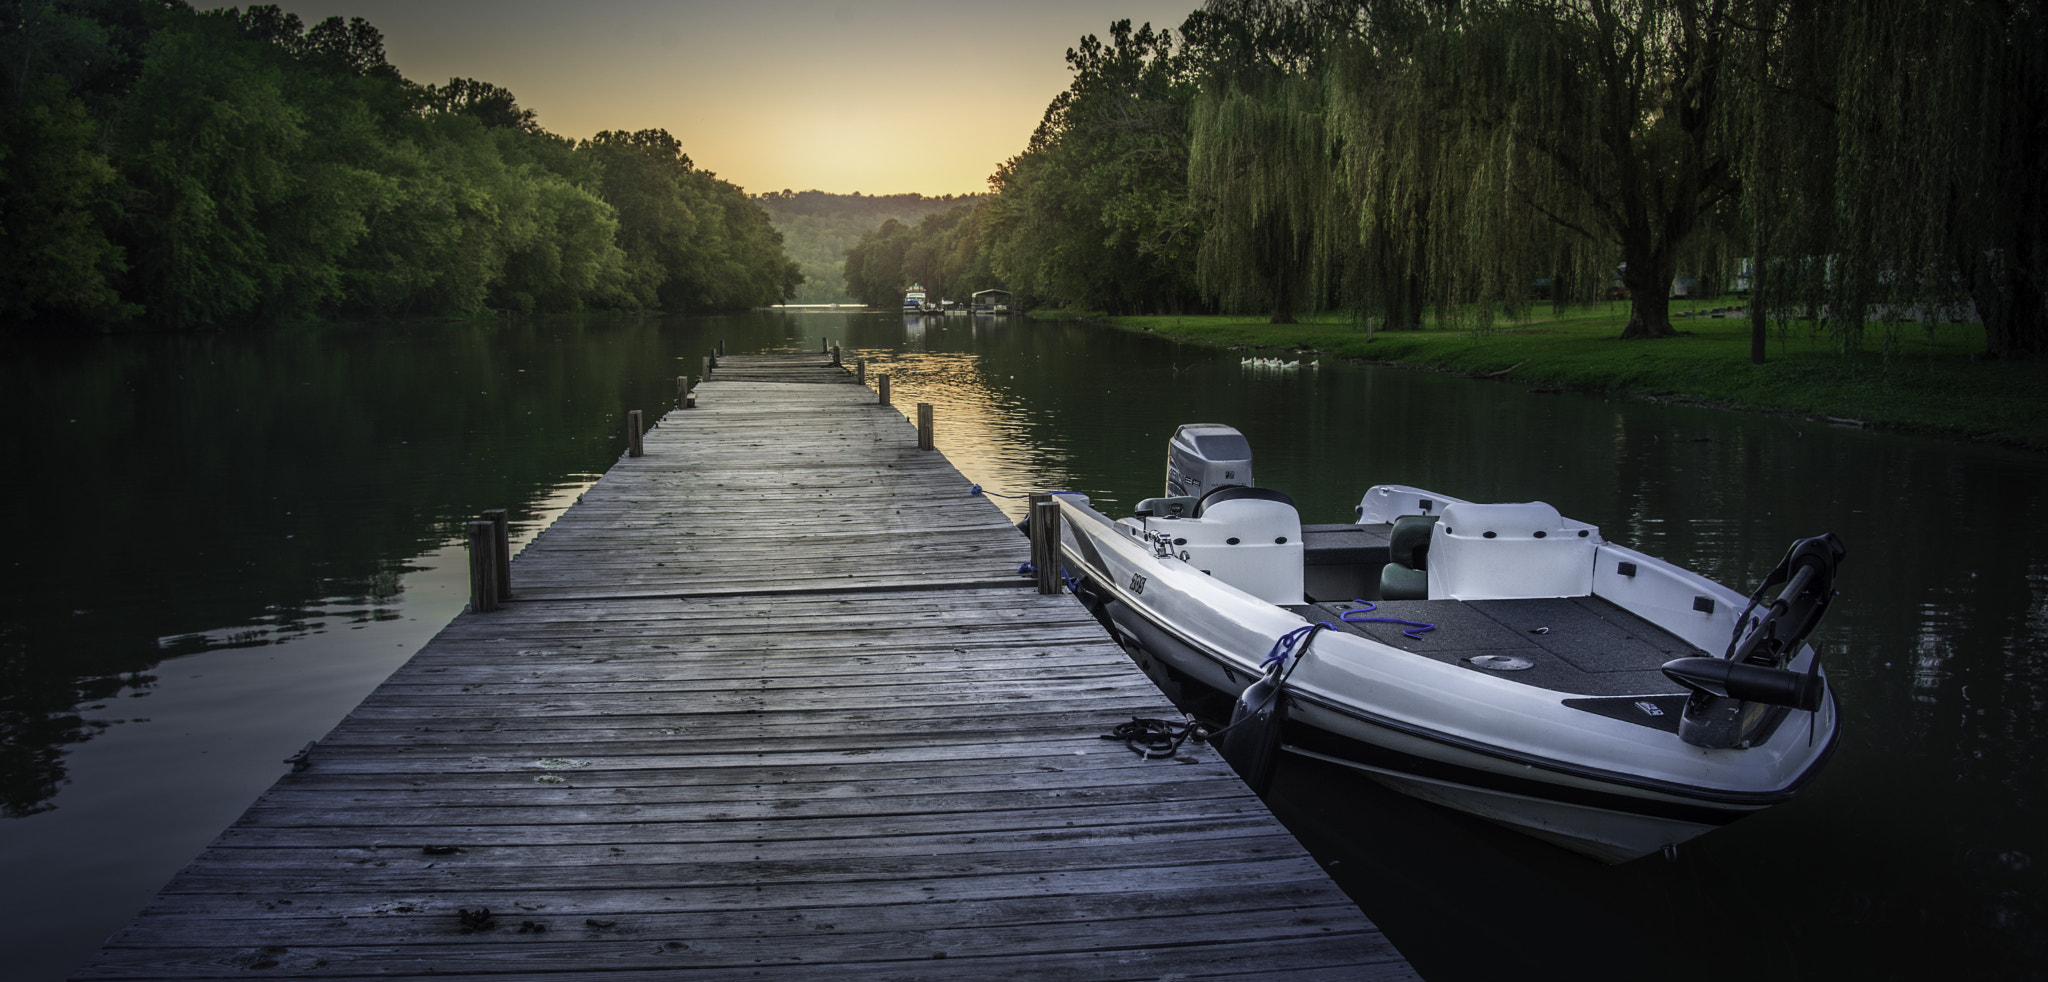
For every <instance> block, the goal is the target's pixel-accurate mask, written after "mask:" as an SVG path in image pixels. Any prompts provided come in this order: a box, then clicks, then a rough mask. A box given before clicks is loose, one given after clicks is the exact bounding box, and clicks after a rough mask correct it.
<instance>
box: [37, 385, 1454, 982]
mask: <svg viewBox="0 0 2048 982" xmlns="http://www.w3.org/2000/svg"><path fill="white" fill-rule="evenodd" d="M698 406H699V408H695V409H688V410H677V411H675V412H672V413H670V414H669V415H668V416H667V417H665V418H664V419H663V420H662V421H661V423H660V425H659V426H658V427H656V428H654V429H652V430H650V431H649V432H648V433H647V434H646V436H645V447H646V455H645V456H643V457H639V458H622V459H621V460H620V462H619V463H618V464H617V465H616V466H614V467H613V468H612V470H611V471H610V472H609V473H608V474H606V475H605V476H604V478H603V479H602V480H601V481H599V482H598V483H597V484H596V485H595V486H594V487H592V488H591V489H590V491H589V492H588V493H586V494H585V495H584V496H583V499H582V501H581V502H580V503H578V504H577V505H576V506H575V507H574V508H572V509H570V510H569V512H568V513H567V514H565V515H563V516H562V517H561V518H560V519H559V520H558V521H556V522H555V524H554V525H553V526H552V527H551V528H550V529H548V530H547V531H546V532H545V533H543V534H542V535H541V536H539V537H538V538H537V539H536V540H535V541H534V542H533V543H532V544H531V545H529V546H528V547H527V548H526V550H525V551H524V552H523V553H522V554H521V555H520V556H519V557H518V559H517V560H516V561H515V562H514V563H513V565H512V590H513V596H512V598H511V599H510V600H509V601H508V602H507V603H505V605H504V606H503V607H502V608H501V609H499V610H497V611H494V612H489V613H481V614H479V613H465V614H463V615H461V616H459V617H457V618H456V619H455V620H454V621H453V622H451V623H450V624H449V625H448V627H447V629H446V630H444V631H442V632H441V634H440V635H439V636H438V637H436V638H435V639H434V640H433V641H432V642H430V643H429V644H428V645H427V646H426V647H425V648H423V649H422V650H421V651H420V652H419V654H418V655H417V656H415V657H414V658H413V659H412V660H411V661H410V662H408V663H407V664H406V665H405V666H404V667H402V668H400V669H399V670H398V671H397V672H396V673H394V674H393V675H392V677H391V678H390V680H389V681H387V682H386V683H385V684H384V685H382V686H381V687H379V688H378V689H377V690H376V691H375V692H374V693H372V694H371V695H370V697H369V698H368V699H366V700H365V701H364V702H363V704H362V705H361V706H360V707H359V708H357V709H356V711H355V712H354V713H352V714H350V715H349V717H348V718H347V719H345V720H344V721H343V722H342V723H341V724H340V725H339V726H337V727H336V728H335V729H334V731H333V732H332V733H331V734H329V735H328V736H327V737H326V738H325V739H323V740H321V741H320V742H319V743H318V744H317V745H316V746H314V747H313V749H312V751H311V753H310V755H309V757H308V760H307V766H306V767H305V768H304V769H303V770H300V771H297V772H295V773H291V774H289V775H287V776H285V777H283V778H282V779H280V780H279V781H278V783H277V784H276V786H274V787H273V788H272V789H271V790H270V791H269V792H268V793H266V794H265V795H263V797H262V798H260V799H259V800H258V801H257V802H256V803H255V804H254V805H253V806H252V807H251V808H250V809H249V811H248V813H247V814H245V815H244V816H243V817H242V818H241V820H240V821H238V822H236V823H235V825H234V826H233V827H231V828H230V829H228V830H227V831H226V832H225V833H223V834H222V835H221V837H220V838H219V839H218V840H217V841H216V842H215V843H214V844H213V845H212V846H211V847H210V848H208V849H207V850H206V851H205V852H204V853H203V854H202V855H201V856H200V857H199V858H198V859H197V860H195V861H194V862H193V863H192V865H191V866H189V867H187V868H186V869H185V871H184V872H182V873H180V874H179V875H178V876H177V877H176V878H175V879H173V880H172V881H171V883H170V884H169V885H168V886H166V887H165V888H164V890H163V892H162V893H161V894H160V895H159V896H158V897H157V898H156V900H155V901H154V902H153V903H151V904H150V905H149V906H148V907H147V908H146V909H145V910H144V911H143V912H142V913H141V914H140V915H139V916H137V918H136V919H135V920H134V921H133V922H132V923H131V924H129V925H128V926H127V927H126V928H125V929H123V930H122V931H120V932H119V933H117V934H115V935H114V936H113V937H112V938H110V939H109V940H108V942H107V945H106V947H105V948H104V949H102V950H101V952H100V953H99V956H98V957H97V959H96V960H95V961H93V962H92V963H91V964H90V965H88V966H87V967H86V968H85V969H83V970H81V971H80V972H79V973H78V974H77V975H76V976H75V978H79V979H137V978H151V979H173V978H175V979H208V978H236V979H247V978H262V977H312V978H335V979H349V978H361V977H370V976H382V977H390V976H394V975H398V976H424V975H433V976H435V977H437V978H457V979H467V978H477V979H481V978H483V977H486V976H488V977H491V978H505V977H508V976H516V977H519V978H524V979H533V978H568V977H572V976H573V977H575V978H577V979H607V980H611V979H623V978H649V977H652V976H650V975H649V974H648V973H665V974H664V976H663V977H667V975H668V974H673V975H675V976H677V977H685V978H689V979H702V980H726V979H735V980H736V979H749V980H776V979H784V980H795V979H847V980H881V979H890V980H925V979H931V980H938V979H989V978H1031V979H1055V980H1080V979H1105V980H1107V979H1133V980H1135V979H1162V978H1167V979H1227V978H1248V979H1249V978H1258V979H1267V978H1297V979H1381V978H1413V977H1414V974H1413V971H1412V970H1411V969H1410V968H1409V966H1408V965H1407V963H1406V962H1405V961H1403V960H1402V959H1401V956H1400V954H1399V953H1398V952H1397V951H1395V949H1394V948H1393V946H1392V945H1391V944H1389V943H1388V942H1387V941H1386V940H1385V938H1383V937H1382V936H1381V934H1380V932H1379V931H1378V929H1377V928H1375V927H1374V926H1373V925H1372V923H1371V922H1369V921H1368V920H1367V919H1366V918H1365V916H1364V915H1363V914H1361V913H1360V912H1359V911H1358V909H1357V908H1356V907H1355V906H1354V905H1353V904H1352V903H1351V902H1350V900H1349V899H1347V898H1346V897H1345V896H1344V895H1343V893H1341V892H1340V891H1339V890H1338V889H1337V887H1336V886H1335V885H1334V884H1332V883H1331V882H1330V881H1329V880H1328V879H1327V878H1326V877H1325V876H1324V875H1323V873H1322V871H1321V869H1320V868H1319V867H1318V866H1317V865H1316V863H1315V862H1314V861H1313V860H1312V859H1310V858H1309V857H1308V856H1307V855H1306V854H1305V853H1304V852H1303V850H1302V848H1301V846H1300V845H1299V844H1298V843H1297V842H1296V841H1295V840H1294V838H1293V837H1292V836H1291V835H1289V834H1288V833H1287V832H1286V830H1285V829H1284V828H1282V827H1281V826H1280V825H1279V824H1278V823H1277V822H1276V821H1275V820H1274V819H1273V818H1272V816H1271V815H1270V813H1268V811H1267V810H1266V808H1265V806H1264V804H1263V803H1262V802H1260V801H1259V799H1258V798H1256V797H1255V796H1253V795H1252V794H1251V793H1250V792H1248V791H1247V790H1246V789H1245V787H1244V785H1243V784H1242V783H1241V782H1240V781H1239V780H1238V779H1237V778H1236V776H1235V775H1234V774H1232V773H1231V771H1230V769H1229V768H1228V766H1227V765H1225V764H1224V763H1223V762H1222V761H1221V760H1220V759H1219V758H1218V757H1217V756H1216V754H1215V752H1214V751H1213V750H1212V749H1210V748H1208V747H1205V746H1199V745H1190V746H1188V747H1187V748H1185V749H1184V751H1183V752H1182V753H1180V754H1179V755H1178V756H1176V757H1174V758H1172V759H1167V760H1142V759H1140V758H1139V757H1138V756H1137V755H1136V754H1134V753H1132V752H1131V751H1130V750H1128V749H1126V748H1125V747H1124V746H1123V744H1122V743H1120V742H1114V741H1108V740H1104V739H1102V738H1101V735H1102V734H1104V733H1107V732H1108V731H1109V730H1110V729H1111V728H1112V727H1113V726H1115V725H1116V724H1118V723H1121V722H1124V721H1127V720H1129V719H1130V718H1131V717H1133V716H1158V717H1173V716H1175V715H1177V714H1175V713H1174V712H1173V710H1172V708H1171V706H1170V705H1169V704H1168V703H1167V702H1166V701H1165V700H1164V699H1163V697H1161V696H1160V695H1159V693H1158V691H1157V690H1156V689H1155V688H1153V686H1152V685H1151V684H1150V683H1149V682H1148V681H1146V679H1145V678H1144V677H1143V676H1142V675H1141V674H1140V673H1139V672H1138V671H1137V670H1136V669H1135V668H1134V667H1133V666H1132V665H1131V664H1130V662H1129V660H1128V659H1127V658H1126V657H1125V656H1124V654H1123V653H1122V652H1121V651H1120V650H1119V649H1118V648H1117V647H1116V646H1115V645H1114V644H1113V643H1111V642H1110V641H1108V640H1107V638H1106V637H1105V635H1104V633H1103V631H1102V630H1101V628H1100V627H1099V626H1098V625H1097V624H1096V623H1095V622H1094V621H1093V620H1092V619H1090V618H1089V617H1088V616H1087V614H1086V613H1085V612H1084V611H1082V609H1081V608H1080V606H1079V605H1078V604H1076V603H1074V602H1073V601H1072V600H1071V599H1070V598H1067V597H1060V596H1051V597H1047V596H1040V595H1038V593H1037V592H1036V591H1035V590H1034V589H1032V588H1031V581H1030V580H1028V579H1026V578H1023V577H1020V576H1018V575H1017V574H1016V569H1017V566H1018V564H1019V563H1020V562H1022V561H1023V560H1024V559H1025V558H1026V556H1027V548H1028V547H1027V544H1026V540H1025V539H1024V538H1023V537H1022V536H1019V535H1018V534H1017V533H1016V531H1015V529H1013V528H1012V527H1011V525H1010V523H1009V521H1008V520H1007V519H1005V518H1004V516H1003V515H1002V514H1001V513H1000V511H999V510H998V509H997V508H996V507H995V506H994V505H993V504H991V503H990V502H989V501H988V500H987V499H985V498H981V497H976V496H972V495H970V494H968V492H967V489H968V482H967V481H966V480H965V479H964V478H962V477H961V476H960V474H959V473H958V472H957V471H955V470H954V469H953V467H952V466H951V465H950V464H949V463H947V462H946V460H945V459H944V457H943V456H942V455H941V454H939V453H932V452H924V451H919V450H918V449H917V445H916V433H915V431H914V429H913V428H912V427H911V426H910V425H909V424H908V423H907V422H906V421H905V419H904V416H903V414H902V413H901V412H899V411H898V410H896V409H893V408H890V407H887V406H882V405H878V404H877V400H876V395H875V392H874V391H873V390H872V389H869V388H866V387H863V386H858V385H854V384H852V382H851V376H850V375H849V373H847V372H845V371H843V370H841V369H838V368H835V367H832V366H830V365H829V359H828V358H826V357H825V356H794V357H766V356H764V357H755V358H728V359H724V360H723V362H722V364H721V367H720V368H719V369H718V370H717V372H715V373H714V377H713V380H712V381H711V382H709V383H707V384H706V385H704V386H702V387H701V388H700V390H699V400H698ZM940 443H941V445H942V446H943V437H941V440H940ZM484 911H488V914H485V913H483V912H484Z"/></svg>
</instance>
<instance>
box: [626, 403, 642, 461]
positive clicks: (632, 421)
mask: <svg viewBox="0 0 2048 982" xmlns="http://www.w3.org/2000/svg"><path fill="white" fill-rule="evenodd" d="M626 456H628V457H639V456H644V451H643V450H642V449H641V446H640V410H638V409H635V410H632V411H630V412H628V413H626Z"/></svg>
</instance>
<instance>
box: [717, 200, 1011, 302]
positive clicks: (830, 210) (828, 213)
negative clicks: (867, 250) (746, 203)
mask: <svg viewBox="0 0 2048 982" xmlns="http://www.w3.org/2000/svg"><path fill="white" fill-rule="evenodd" d="M981 198H982V196H981V195H953V194H944V195H923V194H914V193H912V194H861V193H859V192H855V193H853V194H830V193H827V192H824V191H816V190H812V191H791V190H788V189H787V188H785V189H783V190H781V191H769V192H767V193H765V194H758V195H755V196H754V200H755V201H756V202H758V203H759V204H760V205H761V207H762V209H763V210H765V211H767V212H768V221H769V222H770V223H772V224H773V225H774V226H775V230H776V231H778V232H781V233H782V240H783V244H784V248H786V249H788V250H789V255H790V258H792V259H795V260H796V261H797V264H798V265H799V266H801V267H802V268H803V273H804V281H803V284H802V285H801V286H799V287H797V291H796V294H795V296H793V297H792V298H791V299H792V300H793V301H794V302H796V303H853V302H856V301H855V299H854V294H853V293H852V292H851V291H849V290H848V288H847V283H846V280H845V278H844V276H843V273H844V266H845V262H846V252H847V250H848V249H851V248H852V247H854V246H855V245H857V244H859V242H860V238H861V235H862V234H864V233H867V232H870V231H873V230H874V229H876V228H877V227H879V226H881V225H882V224H884V223H887V222H891V221H893V222H896V223H897V224H898V225H899V226H900V225H903V224H905V223H909V224H915V223H917V222H918V221H919V220H921V219H923V218H924V217H925V216H926V215H929V214H931V213H932V212H935V211H948V210H951V209H954V208H957V207H959V206H961V205H963V204H964V205H972V204H974V203H975V202H977V201H980V200H981ZM889 289H891V290H895V289H897V288H896V287H890V288H889ZM898 292H899V299H900V291H898ZM861 302H865V301H861ZM891 306H893V304H891Z"/></svg>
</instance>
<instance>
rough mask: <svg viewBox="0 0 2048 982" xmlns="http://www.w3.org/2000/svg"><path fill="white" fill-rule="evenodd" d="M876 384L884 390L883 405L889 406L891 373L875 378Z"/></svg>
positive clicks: (884, 373)
mask: <svg viewBox="0 0 2048 982" xmlns="http://www.w3.org/2000/svg"><path fill="white" fill-rule="evenodd" d="M875 384H876V385H877V386H879V387H880V388H881V390H882V405H884V406H886V405H888V404H889V373H888V372H883V373H882V374H880V375H877V376H875Z"/></svg>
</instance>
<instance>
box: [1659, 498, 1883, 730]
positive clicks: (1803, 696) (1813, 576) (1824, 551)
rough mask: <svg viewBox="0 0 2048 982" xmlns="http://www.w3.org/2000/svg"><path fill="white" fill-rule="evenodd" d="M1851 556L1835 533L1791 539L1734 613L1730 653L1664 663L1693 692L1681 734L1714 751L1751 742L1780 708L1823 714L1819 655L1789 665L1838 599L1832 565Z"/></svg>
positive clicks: (1824, 685) (1682, 719)
mask: <svg viewBox="0 0 2048 982" xmlns="http://www.w3.org/2000/svg"><path fill="white" fill-rule="evenodd" d="M1846 554H1847V550H1845V549H1844V548H1843V547H1842V542H1841V540H1840V539H1837V538H1835V535H1834V533H1832V532H1827V533H1823V534H1821V535H1817V536H1814V537H1813V538H1810V539H1800V540H1799V541H1797V542H1794V543H1792V548H1791V549H1790V550H1788V551H1787V552H1786V553H1785V558H1784V559H1783V560H1782V561H1780V562H1779V563H1778V565H1777V568H1775V569H1773V570H1771V572H1770V573H1769V574H1768V575H1766V576H1765V577H1764V581H1763V582H1762V583H1761V584H1758V586H1757V588H1756V592H1754V593H1752V594H1750V596H1749V605H1748V606H1747V607H1744V608H1743V610H1742V614H1741V615H1740V616H1738V617H1736V618H1735V631H1734V634H1733V636H1732V637H1730V638H1729V641H1728V651H1727V653H1726V654H1724V655H1722V656H1721V657H1720V658H1707V657H1692V658H1677V659H1673V660H1671V661H1668V662H1665V663H1664V674H1665V675H1667V676H1669V677H1670V678H1671V680H1672V681H1674V682H1677V683H1678V684H1680V685H1683V686H1685V687H1686V689H1687V690H1689V691H1690V692H1691V693H1692V694H1691V695H1690V696H1689V697H1688V698H1687V699H1686V700H1685V713H1684V715H1682V716H1681V717H1680V718H1679V723H1678V737H1679V739H1681V740H1684V741H1685V742H1686V743H1689V744H1692V745H1693V746H1695V747H1707V748H1709V749H1726V748H1730V747H1746V746H1748V745H1749V740H1750V738H1751V737H1752V736H1753V735H1754V734H1755V733H1756V731H1757V729H1758V727H1759V726H1760V725H1762V723H1763V721H1764V720H1765V718H1766V717H1767V716H1768V715H1769V714H1770V713H1771V712H1772V711H1773V710H1775V709H1797V710H1801V711H1803V712H1808V713H1818V712H1819V711H1820V707H1821V704H1822V703H1823V702H1824V701H1825V700H1826V696H1827V683H1826V681H1825V680H1823V679H1822V678H1821V677H1820V654H1819V652H1815V653H1814V656H1813V663H1812V664H1810V665H1808V666H1807V669H1806V671H1804V672H1794V671H1791V670H1790V669H1788V668H1786V667H1785V666H1786V665H1787V664H1788V663H1790V662H1791V661H1792V659H1793V657H1794V656H1796V655H1798V654H1799V649H1800V646H1801V645H1803V644H1805V642H1806V638H1807V636H1808V635H1810V634H1812V633H1813V630H1814V628H1816V627H1818V626H1820V620H1821V617H1822V615H1824V614H1826V613H1827V610H1828V604H1829V603H1831V602H1833V600H1834V599H1835V567H1836V566H1837V565H1838V564H1840V563H1841V561H1842V557H1843V556H1844V555H1846ZM1781 583H1782V584H1784V588H1783V589H1781V590H1779V591H1778V595H1777V597H1776V598H1775V599H1773V600H1772V601H1771V602H1770V603H1769V604H1768V605H1767V606H1765V608H1764V612H1763V614H1762V616H1759V617H1756V618H1755V619H1752V618H1751V617H1750V614H1751V613H1753V612H1754V611H1755V610H1756V609H1757V607H1758V605H1760V604H1763V597H1764V593H1765V591H1767V590H1769V589H1770V588H1771V587H1774V586H1777V585H1779V584H1781Z"/></svg>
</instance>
